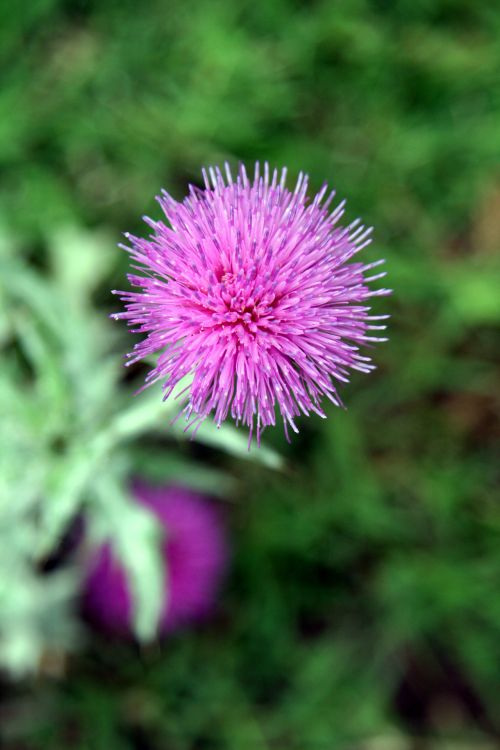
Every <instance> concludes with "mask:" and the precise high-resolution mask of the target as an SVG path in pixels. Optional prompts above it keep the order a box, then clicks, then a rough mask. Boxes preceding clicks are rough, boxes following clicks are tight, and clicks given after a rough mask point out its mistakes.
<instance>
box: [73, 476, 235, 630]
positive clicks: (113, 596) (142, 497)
mask: <svg viewBox="0 0 500 750" xmlns="http://www.w3.org/2000/svg"><path fill="white" fill-rule="evenodd" d="M133 489H134V496H135V498H136V499H137V502H139V503H142V504H143V505H145V506H146V507H148V508H149V509H150V510H151V511H152V512H153V513H154V514H155V515H156V517H157V518H158V520H159V521H160V523H161V525H162V526H163V527H164V528H165V532H166V533H165V541H164V542H163V558H164V560H165V573H166V576H165V578H166V587H167V591H166V595H165V600H164V603H163V610H162V613H161V617H160V623H159V627H158V632H159V633H160V634H165V633H167V632H170V631H172V630H175V629H177V628H179V627H181V626H184V625H186V624H187V623H189V622H190V621H194V620H199V619H201V618H203V617H205V616H206V615H207V614H208V613H209V612H210V610H211V608H212V606H213V603H214V601H215V599H216V595H217V591H218V589H219V585H220V583H221V579H222V576H223V573H224V570H225V568H226V563H227V558H228V551H227V543H226V538H225V535H224V530H223V527H222V523H221V518H220V516H219V514H218V513H217V512H216V509H215V508H214V506H213V504H212V503H210V502H209V501H208V500H206V499H204V498H203V497H202V496H200V495H197V494H195V493H193V492H190V491H189V490H185V489H180V488H178V487H151V486H149V485H147V484H144V483H143V482H137V483H136V484H135V485H134V488H133ZM83 611H84V613H85V614H86V616H87V618H88V619H89V620H90V621H91V622H93V623H94V624H95V625H97V626H98V627H100V628H101V629H103V630H104V631H106V632H110V633H116V634H118V635H124V636H126V635H130V633H131V632H132V597H131V594H130V589H129V584H128V580H127V574H126V572H125V569H124V568H123V566H122V564H121V563H120V561H119V560H118V558H117V557H116V555H115V553H114V551H113V548H112V546H111V544H110V543H107V544H104V545H103V546H102V547H101V548H100V549H98V550H97V552H96V553H95V554H94V556H92V557H91V558H90V560H89V563H88V567H87V571H86V576H85V581H84V588H83Z"/></svg>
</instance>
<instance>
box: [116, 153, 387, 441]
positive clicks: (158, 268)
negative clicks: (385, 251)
mask: <svg viewBox="0 0 500 750" xmlns="http://www.w3.org/2000/svg"><path fill="white" fill-rule="evenodd" d="M225 171H226V179H225V180H224V177H223V176H222V174H221V171H220V170H219V169H218V168H216V169H212V168H210V169H209V175H210V178H209V176H208V175H207V173H206V171H205V170H203V177H204V181H205V190H200V189H198V188H196V187H193V186H192V185H191V186H190V188H189V195H188V196H187V197H186V198H185V199H184V200H183V201H182V203H179V202H177V201H175V200H174V199H173V198H172V197H171V196H170V195H169V194H168V193H167V192H165V191H162V194H161V195H160V196H158V201H159V203H160V206H161V208H162V209H163V211H164V213H165V216H166V217H167V220H168V224H169V226H167V225H166V224H165V223H164V222H162V221H153V220H152V219H149V218H148V217H144V220H145V222H146V223H147V224H148V225H149V226H150V227H151V228H152V230H153V233H152V234H151V235H150V236H149V238H148V239H142V238H139V237H134V236H132V235H130V234H127V235H126V237H127V239H128V240H129V241H130V243H131V245H132V247H127V246H122V247H124V249H125V250H127V251H128V252H129V253H130V255H131V257H132V258H133V260H134V262H135V264H137V265H135V266H134V267H135V268H137V269H138V270H140V271H142V272H143V273H144V275H140V276H139V275H136V274H130V275H129V277H128V278H129V281H130V283H131V284H132V285H133V286H135V287H139V288H140V289H141V290H142V291H140V292H117V291H116V290H115V292H114V293H115V294H120V295H121V299H122V300H123V301H124V302H125V306H126V311H125V312H122V313H117V314H115V315H114V316H112V317H114V318H116V319H119V318H122V319H125V320H127V321H128V323H129V325H132V326H134V332H135V333H142V334H146V336H145V338H143V340H142V341H140V342H139V343H137V344H136V345H135V347H134V351H133V352H132V353H131V354H129V355H127V356H128V358H129V359H128V363H127V364H132V363H134V362H137V361H138V360H140V359H142V358H144V357H147V356H148V355H150V354H152V353H154V352H159V353H160V355H159V359H158V363H157V366H156V367H155V368H154V369H153V370H152V371H151V372H150V373H149V375H148V376H147V378H146V385H149V384H151V383H153V382H156V381H157V380H164V381H165V382H164V385H163V391H164V399H167V398H169V396H170V395H171V394H172V392H173V390H174V388H175V387H176V385H177V384H178V383H179V382H180V381H181V380H182V379H183V378H184V377H185V376H187V375H192V383H191V385H190V386H189V387H188V388H187V389H186V390H189V395H188V401H187V404H186V405H185V407H184V408H183V409H182V411H181V414H182V413H184V414H185V417H186V421H187V422H188V425H187V427H186V429H188V428H189V427H191V426H193V425H199V424H201V422H202V421H203V420H204V419H206V418H207V417H208V416H209V415H210V413H212V412H213V413H214V419H215V422H216V424H217V426H220V425H221V423H222V422H223V421H224V420H225V419H226V418H227V417H228V415H229V414H230V415H231V416H232V417H233V418H234V419H235V420H236V423H237V424H238V423H240V422H241V423H243V424H244V425H247V426H248V427H249V430H250V435H249V444H250V440H251V437H252V432H253V429H254V426H255V427H256V433H257V440H258V442H259V441H260V436H261V433H262V430H263V429H264V428H265V427H267V426H268V425H274V424H275V422H276V407H278V409H279V412H280V414H281V417H282V419H283V422H284V427H285V434H286V437H287V439H288V429H287V428H288V425H290V426H291V428H292V429H293V430H294V431H295V432H298V430H297V427H296V425H295V421H294V420H295V417H297V416H298V415H300V414H301V413H303V414H306V415H307V414H309V413H310V412H315V413H316V414H319V415H320V416H321V417H325V414H324V412H323V410H322V408H321V399H322V397H324V396H326V397H327V398H328V399H330V401H332V402H333V403H334V404H336V405H338V406H340V405H341V401H340V398H339V395H338V393H337V389H336V381H340V382H347V381H348V376H349V371H350V370H359V371H361V372H369V371H370V370H372V369H374V365H373V364H371V361H370V358H369V357H366V356H362V355H361V354H360V352H359V346H360V345H364V344H370V343H372V342H375V341H384V340H385V339H381V338H377V337H375V336H372V335H370V331H371V330H372V329H383V328H385V326H383V325H373V321H379V320H381V319H383V318H386V317H388V316H370V315H369V310H370V308H369V307H367V306H366V300H367V299H368V298H370V297H373V296H376V295H385V294H389V293H390V291H389V290H387V289H379V290H377V291H371V290H370V289H369V287H368V286H367V284H368V282H370V281H374V280H375V279H378V278H381V277H382V276H384V275H385V274H384V273H376V274H375V275H373V276H366V273H367V272H368V271H370V270H371V269H372V268H374V267H376V266H378V265H380V264H381V263H383V261H382V260H379V261H376V262H375V263H370V264H367V265H364V264H363V263H359V262H356V263H353V262H350V261H351V260H352V258H353V256H354V255H355V254H356V253H357V252H359V251H360V250H362V249H363V248H364V247H366V245H368V244H369V243H370V233H371V229H370V228H368V229H367V228H365V227H364V226H362V225H361V224H360V220H359V219H356V221H353V222H352V223H351V224H349V226H347V227H343V226H340V225H339V220H340V218H341V216H342V214H343V212H344V205H345V201H342V202H341V203H340V204H339V205H338V206H337V207H336V208H335V209H334V210H333V211H330V212H329V210H328V207H329V205H330V203H331V201H332V199H333V197H334V195H335V191H333V192H331V193H330V194H329V195H328V196H327V197H326V200H325V196H326V194H327V186H326V185H324V186H323V188H322V189H321V190H320V192H319V193H318V194H317V195H316V196H315V198H314V200H312V202H309V201H308V200H307V197H306V193H307V186H308V177H307V175H303V174H302V173H301V174H300V175H299V178H298V181H297V184H296V186H295V189H294V190H293V192H292V191H291V190H289V189H288V188H287V187H286V186H285V181H286V169H283V170H282V172H281V175H278V171H277V170H274V172H273V174H272V176H271V175H270V173H269V166H268V164H265V166H264V174H263V175H261V174H260V170H259V164H258V163H257V164H256V166H255V175H254V179H253V182H250V180H249V179H248V177H247V173H246V171H245V167H243V166H241V167H240V169H239V172H238V176H237V178H236V180H235V181H234V180H233V178H232V176H231V172H230V170H229V166H228V165H227V164H226V165H225Z"/></svg>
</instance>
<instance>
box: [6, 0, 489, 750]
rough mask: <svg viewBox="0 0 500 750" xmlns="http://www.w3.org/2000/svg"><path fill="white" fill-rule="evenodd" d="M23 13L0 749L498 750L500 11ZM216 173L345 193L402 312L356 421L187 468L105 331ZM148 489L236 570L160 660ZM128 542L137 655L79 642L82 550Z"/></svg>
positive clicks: (15, 132) (95, 0)
mask: <svg viewBox="0 0 500 750" xmlns="http://www.w3.org/2000/svg"><path fill="white" fill-rule="evenodd" d="M0 14H1V20H0V56H1V59H2V68H3V73H2V84H1V88H0V160H1V175H2V177H1V182H0V247H1V249H0V270H1V273H0V347H1V348H2V352H1V357H2V368H1V376H0V449H1V450H0V454H1V458H0V548H1V551H0V558H1V568H2V573H1V575H0V659H1V661H2V674H3V676H2V680H1V685H0V725H1V728H0V733H1V736H2V738H3V739H2V746H5V747H6V748H8V749H9V750H38V749H42V748H43V749H44V750H45V749H48V750H62V749H63V748H67V747H69V746H71V747H74V748H79V749H81V750H84V749H87V748H88V749H92V750H101V749H102V750H104V749H106V750H194V749H196V750H212V749H213V750H225V749H226V748H227V750H229V749H230V750H254V749H255V750H257V748H258V749H259V750H260V749H261V748H262V749H263V750H264V749H265V750H268V749H272V750H277V749H278V748H279V750H308V749H309V748H314V750H316V749H318V750H323V749H324V750H330V749H332V748H373V749H374V750H375V748H376V749H377V750H399V748H401V749H404V748H417V747H418V748H452V747H453V748H459V747H460V748H483V747H484V748H486V747H495V746H498V741H499V739H500V698H499V695H500V596H499V591H500V497H499V494H498V484H499V481H498V480H499V474H500V472H499V463H498V448H499V422H498V417H499V407H500V389H499V383H500V367H499V365H500V363H499V358H498V352H499V343H500V336H499V323H500V294H499V286H500V285H499V281H500V253H499V250H500V85H499V81H500V5H499V4H498V2H477V0H393V1H392V2H389V1H387V0H349V2H333V1H330V2H328V1H327V0H308V1H307V2H305V1H303V0H270V1H269V2H265V1H264V0H262V1H261V0H238V2H231V1H230V0H227V1H226V0H199V1H196V2H195V1H194V0H170V1H168V2H167V1H166V0H151V1H150V2H148V3H145V4H143V5H141V4H139V3H137V2H132V0H31V1H30V2H29V3H17V4H14V3H3V4H2V8H1V10H0ZM224 159H228V160H229V161H230V162H231V163H232V164H237V163H238V161H239V160H242V161H244V162H245V163H247V164H252V162H253V161H254V160H255V159H260V160H261V161H263V160H266V159H267V160H269V162H270V163H271V164H273V165H274V164H276V165H278V166H282V165H285V164H286V165H288V167H289V170H290V173H291V175H292V178H293V177H294V176H296V175H297V173H298V172H299V170H301V169H303V170H305V171H307V172H308V173H309V174H310V176H311V181H312V186H313V188H319V186H320V185H321V183H322V182H323V180H324V179H327V180H328V181H329V182H330V183H331V184H332V185H333V186H335V188H336V189H337V191H338V194H339V196H341V197H345V198H347V200H348V217H349V218H350V219H353V218H355V217H356V216H358V215H359V216H362V217H363V219H364V221H365V222H367V223H369V224H373V225H374V226H375V242H374V246H373V248H370V249H368V251H366V257H367V258H368V257H369V258H371V259H373V260H374V259H376V258H377V257H380V256H383V257H385V258H386V259H387V269H388V272H389V277H388V279H389V286H391V287H392V288H393V289H394V294H393V296H392V297H390V298H388V299H384V300H381V301H377V302H376V310H377V312H380V313H383V312H389V313H390V314H391V316H392V319H391V323H390V341H389V343H387V344H384V345H381V346H378V347H377V349H376V351H374V357H375V360H376V363H377V364H378V369H377V371H376V372H375V373H374V374H373V375H371V376H369V377H366V376H361V375H359V376H355V377H354V378H353V382H352V383H351V385H350V386H348V387H347V388H346V389H345V390H344V391H343V397H344V400H345V402H346V405H347V407H348V409H347V410H346V411H343V410H340V409H335V408H334V407H333V406H327V410H328V419H327V420H320V419H317V418H315V417H312V418H309V419H305V418H304V419H302V420H300V429H301V433H300V435H299V436H297V437H295V438H294V441H293V443H292V444H291V445H288V444H287V443H286V442H285V440H284V437H283V435H282V434H281V431H280V430H276V431H275V432H272V433H267V434H266V449H265V450H264V451H263V452H261V453H258V452H256V451H255V449H254V450H252V451H251V453H250V455H248V454H247V453H246V447H245V446H246V438H245V436H243V435H241V434H240V432H239V431H238V432H236V431H234V430H231V427H229V428H228V430H227V431H223V432H222V433H221V434H220V435H222V436H223V437H220V435H215V434H214V432H213V431H210V429H208V428H207V430H206V432H205V433H203V434H201V437H200V439H199V440H197V441H196V442H189V441H186V440H185V439H184V438H183V437H182V433H181V432H179V431H178V430H177V431H175V429H173V428H171V427H169V420H170V417H171V414H170V412H168V408H167V407H166V406H164V407H162V406H161V404H159V398H158V394H157V393H155V394H154V398H150V396H149V395H148V394H143V395H141V396H138V397H136V399H132V398H131V393H132V392H133V391H134V390H135V389H136V388H137V387H138V385H139V384H140V382H141V380H142V377H143V375H144V372H145V368H143V367H142V366H138V367H136V368H135V370H133V371H132V372H126V371H125V370H124V369H123V368H122V366H121V363H122V359H121V357H122V355H123V353H124V352H125V351H127V350H128V349H129V348H130V345H131V342H130V339H131V336H130V334H128V333H127V332H126V330H124V328H125V327H124V326H119V325H117V324H113V323H111V322H110V321H109V320H108V314H109V313H110V312H112V311H116V309H117V301H116V298H113V297H112V296H111V294H110V292H109V290H110V289H111V288H115V287H118V288H123V285H124V283H125V282H124V281H123V276H124V273H125V269H126V263H127V259H126V257H125V254H124V253H122V252H120V251H119V250H118V249H116V243H117V242H119V241H120V236H121V233H122V232H124V231H127V230H128V231H136V232H142V231H143V229H142V227H141V221H140V217H141V215H143V214H149V215H152V216H158V214H159V209H158V208H157V206H156V204H155V202H154V195H155V194H157V193H158V192H159V189H160V188H161V187H165V188H167V189H168V190H169V191H170V192H171V193H172V194H173V195H175V196H176V197H179V198H181V197H182V196H183V194H184V192H185V190H186V186H187V183H188V182H194V183H199V178H200V168H201V166H203V165H207V164H211V163H218V162H221V161H222V160H224ZM158 406H159V408H158ZM240 438H241V439H240ZM241 441H243V444H242V442H241ZM137 475H140V476H142V477H143V478H146V479H148V480H149V481H152V482H156V483H168V482H172V481H175V482H178V483H181V484H185V485H188V486H191V487H193V486H194V487H196V488H197V489H198V490H201V491H203V492H204V494H206V495H208V496H210V497H211V498H212V499H211V502H213V503H216V504H217V506H218V508H219V510H221V512H222V515H223V516H224V519H225V523H226V526H227V530H228V535H229V537H230V544H231V548H232V563H231V566H230V569H229V572H228V574H227V578H226V582H225V585H224V587H223V589H222V591H221V592H220V596H219V598H218V601H217V603H216V606H215V611H214V613H213V615H212V617H211V618H210V620H209V621H207V622H206V623H204V624H203V625H198V626H197V627H192V628H184V629H181V630H180V631H178V632H177V633H175V634H173V635H171V636H170V637H169V638H168V639H166V640H165V641H158V640H156V641H155V642H153V643H152V644H149V645H148V644H147V643H146V642H145V641H147V634H148V632H149V631H150V628H151V622H152V618H154V614H155V606H156V604H155V603H157V601H158V597H159V591H160V588H159V586H161V581H160V579H159V578H158V559H157V557H156V552H155V539H156V537H155V528H156V527H153V526H151V525H149V521H150V519H149V518H147V517H146V516H145V515H144V513H140V512H139V511H138V510H137V509H134V508H133V506H132V504H131V498H130V493H129V491H128V490H127V486H128V485H127V482H128V480H129V478H130V477H132V476H137ZM495 485H496V489H495ZM75 518H77V521H75ZM84 519H85V520H84ZM82 524H88V525H89V526H90V528H91V531H90V539H91V542H86V541H85V540H84V541H83V542H82V535H83V536H85V534H84V532H82V528H81V527H82ZM105 536H111V537H112V538H113V539H114V540H115V542H116V544H117V546H118V548H119V550H120V554H121V556H122V557H123V559H124V560H128V565H129V567H130V570H131V575H133V576H135V578H134V580H136V581H137V599H136V627H137V632H138V633H139V634H140V635H142V636H143V640H142V645H139V644H138V643H137V642H130V643H127V642H123V641H120V640H118V639H113V638H109V637H105V636H103V635H100V634H99V633H97V632H94V631H93V630H92V629H91V628H90V627H88V625H86V624H85V623H84V622H82V621H81V618H80V617H79V611H78V597H77V592H78V587H79V580H80V578H81V565H82V562H81V561H82V559H84V555H85V554H86V553H85V551H84V552H82V548H85V549H88V544H90V545H92V543H94V542H95V540H96V539H99V538H103V537H105ZM92 540H93V541H92ZM86 545H87V546H86ZM148 629H149V630H148Z"/></svg>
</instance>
